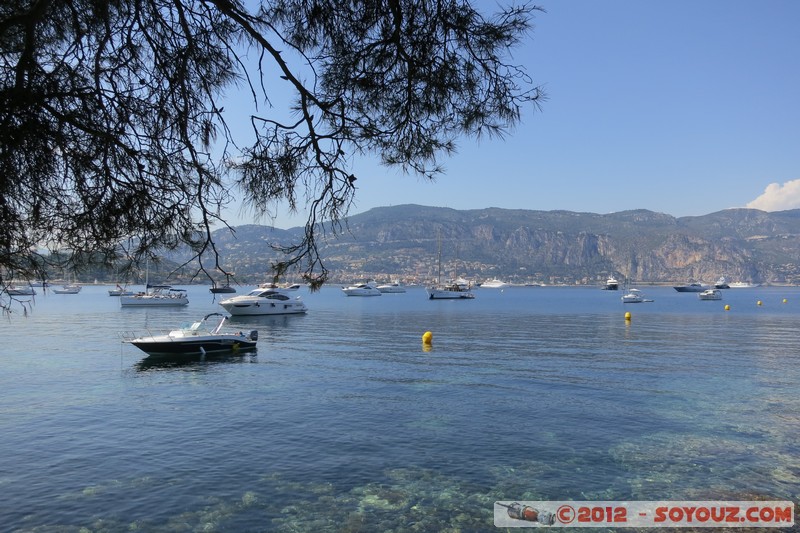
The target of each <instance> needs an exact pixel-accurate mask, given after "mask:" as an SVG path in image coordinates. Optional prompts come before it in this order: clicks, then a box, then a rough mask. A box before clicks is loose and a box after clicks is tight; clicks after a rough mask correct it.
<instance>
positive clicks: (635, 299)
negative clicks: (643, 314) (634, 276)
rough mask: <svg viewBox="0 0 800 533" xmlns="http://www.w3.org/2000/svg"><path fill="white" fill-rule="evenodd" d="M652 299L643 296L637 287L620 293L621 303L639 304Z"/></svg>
mask: <svg viewBox="0 0 800 533" xmlns="http://www.w3.org/2000/svg"><path fill="white" fill-rule="evenodd" d="M652 301H653V300H649V299H647V298H645V297H644V294H642V291H640V290H639V289H628V291H627V292H626V293H625V294H623V295H622V303H624V304H639V303H642V302H652Z"/></svg>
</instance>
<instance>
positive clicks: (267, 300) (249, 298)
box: [219, 288, 308, 316]
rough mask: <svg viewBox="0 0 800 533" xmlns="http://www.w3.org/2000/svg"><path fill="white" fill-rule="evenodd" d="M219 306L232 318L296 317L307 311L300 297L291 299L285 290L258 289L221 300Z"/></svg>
mask: <svg viewBox="0 0 800 533" xmlns="http://www.w3.org/2000/svg"><path fill="white" fill-rule="evenodd" d="M219 305H221V306H222V308H223V309H225V310H226V311H227V312H229V313H230V314H231V315H234V316H248V315H298V314H303V313H305V312H306V311H308V308H307V307H306V304H305V303H303V300H302V299H301V298H300V296H295V297H291V296H289V295H288V294H287V290H286V289H273V288H266V289H265V288H258V289H253V290H252V291H250V292H248V293H247V294H243V295H241V296H234V297H233V298H228V299H225V300H222V301H221V302H220V303H219Z"/></svg>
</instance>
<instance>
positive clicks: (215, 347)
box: [123, 313, 258, 355]
mask: <svg viewBox="0 0 800 533" xmlns="http://www.w3.org/2000/svg"><path fill="white" fill-rule="evenodd" d="M211 317H221V320H220V321H219V324H217V326H216V327H215V328H213V329H208V327H207V326H206V321H207V320H208V319H209V318H211ZM226 319H227V317H226V316H225V315H223V314H221V313H210V314H208V315H206V316H204V317H203V319H202V320H199V321H197V322H194V323H191V324H185V325H183V326H181V327H180V328H179V329H175V330H172V331H170V332H169V333H167V334H165V335H145V336H141V337H133V336H128V335H123V339H124V340H125V342H128V343H130V344H133V345H134V346H136V347H137V348H139V349H140V350H142V351H143V352H145V353H147V354H148V355H211V354H223V353H239V352H245V351H252V350H255V349H256V341H257V340H258V331H256V330H253V331H251V332H250V333H249V334H248V335H245V334H244V333H242V332H241V331H240V332H237V333H225V332H223V331H221V330H222V326H223V324H225V320H226Z"/></svg>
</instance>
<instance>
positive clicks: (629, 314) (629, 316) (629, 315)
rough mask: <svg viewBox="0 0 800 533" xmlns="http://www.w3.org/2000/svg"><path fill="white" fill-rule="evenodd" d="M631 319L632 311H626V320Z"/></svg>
mask: <svg viewBox="0 0 800 533" xmlns="http://www.w3.org/2000/svg"><path fill="white" fill-rule="evenodd" d="M630 319H631V312H630V311H628V312H626V313H625V320H630Z"/></svg>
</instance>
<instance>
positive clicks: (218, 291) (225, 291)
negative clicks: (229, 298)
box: [208, 285, 236, 294]
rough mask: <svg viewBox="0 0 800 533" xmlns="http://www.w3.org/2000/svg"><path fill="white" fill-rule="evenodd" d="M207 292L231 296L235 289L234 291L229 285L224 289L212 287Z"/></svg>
mask: <svg viewBox="0 0 800 533" xmlns="http://www.w3.org/2000/svg"><path fill="white" fill-rule="evenodd" d="M208 290H209V291H211V292H212V293H213V294H231V293H234V292H236V289H234V288H233V287H231V286H230V285H226V286H224V287H212V288H210V289H208Z"/></svg>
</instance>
